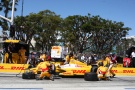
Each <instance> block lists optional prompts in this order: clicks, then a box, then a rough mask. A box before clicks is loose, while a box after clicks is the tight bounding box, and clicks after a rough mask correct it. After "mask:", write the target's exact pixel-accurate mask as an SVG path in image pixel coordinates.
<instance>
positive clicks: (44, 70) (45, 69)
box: [36, 62, 53, 80]
mask: <svg viewBox="0 0 135 90" xmlns="http://www.w3.org/2000/svg"><path fill="white" fill-rule="evenodd" d="M51 66H52V64H51V63H49V62H42V63H40V66H39V67H38V69H37V70H41V74H40V76H39V77H37V78H36V79H37V80H42V79H43V78H44V77H48V78H50V79H53V78H52V77H51V74H50V73H49V70H50V69H49V68H50V67H51Z"/></svg>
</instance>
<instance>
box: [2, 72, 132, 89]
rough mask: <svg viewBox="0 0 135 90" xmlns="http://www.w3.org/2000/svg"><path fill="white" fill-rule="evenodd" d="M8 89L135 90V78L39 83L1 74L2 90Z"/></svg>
mask: <svg viewBox="0 0 135 90" xmlns="http://www.w3.org/2000/svg"><path fill="white" fill-rule="evenodd" d="M4 88H5V89H4ZM7 88H8V90H23V89H25V90H26V89H27V88H28V89H27V90H135V76H131V77H130V76H116V77H115V78H113V79H112V81H85V80H84V79H83V78H79V77H77V78H73V77H65V78H56V79H55V80H54V81H51V80H38V81H37V80H35V79H32V80H25V79H22V78H21V75H18V76H16V75H15V74H0V90H6V89H7ZM9 88H11V89H9ZM13 88H17V89H13ZM22 88H23V89H22ZM34 88H35V89H34Z"/></svg>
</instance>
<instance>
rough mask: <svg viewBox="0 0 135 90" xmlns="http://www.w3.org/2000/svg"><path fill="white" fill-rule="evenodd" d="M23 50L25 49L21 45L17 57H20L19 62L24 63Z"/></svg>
mask: <svg viewBox="0 0 135 90" xmlns="http://www.w3.org/2000/svg"><path fill="white" fill-rule="evenodd" d="M25 52H26V50H25V49H24V47H21V49H20V50H19V59H20V61H19V62H20V64H24V63H25Z"/></svg>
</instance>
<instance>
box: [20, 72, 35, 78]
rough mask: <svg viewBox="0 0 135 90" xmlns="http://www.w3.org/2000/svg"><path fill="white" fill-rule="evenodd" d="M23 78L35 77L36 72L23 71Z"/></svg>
mask: <svg viewBox="0 0 135 90" xmlns="http://www.w3.org/2000/svg"><path fill="white" fill-rule="evenodd" d="M22 79H35V74H34V73H23V74H22Z"/></svg>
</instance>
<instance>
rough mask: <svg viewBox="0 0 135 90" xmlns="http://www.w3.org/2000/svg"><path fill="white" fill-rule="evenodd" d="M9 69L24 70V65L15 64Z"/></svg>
mask: <svg viewBox="0 0 135 90" xmlns="http://www.w3.org/2000/svg"><path fill="white" fill-rule="evenodd" d="M11 70H24V67H16V66H12V67H11Z"/></svg>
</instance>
